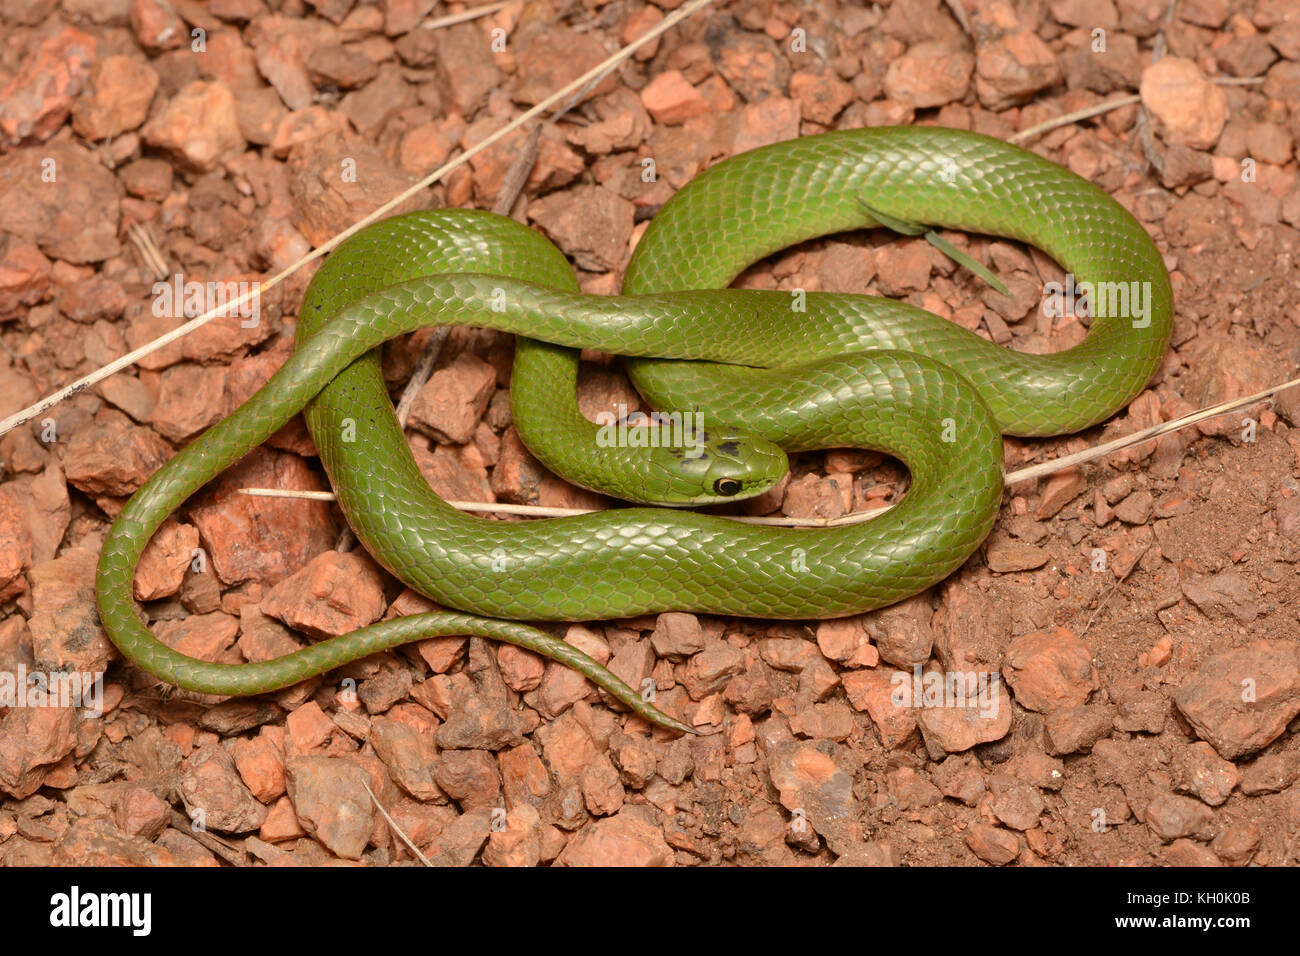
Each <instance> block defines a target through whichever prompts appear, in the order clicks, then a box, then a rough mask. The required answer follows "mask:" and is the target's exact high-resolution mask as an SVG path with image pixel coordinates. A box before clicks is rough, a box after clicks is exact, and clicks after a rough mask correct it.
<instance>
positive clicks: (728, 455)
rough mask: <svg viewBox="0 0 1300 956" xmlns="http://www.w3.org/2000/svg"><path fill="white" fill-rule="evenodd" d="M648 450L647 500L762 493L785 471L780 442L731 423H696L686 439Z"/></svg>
mask: <svg viewBox="0 0 1300 956" xmlns="http://www.w3.org/2000/svg"><path fill="white" fill-rule="evenodd" d="M646 453H647V454H648V455H649V456H650V460H651V462H652V464H653V465H654V467H653V468H652V469H651V472H650V473H651V475H652V479H651V480H649V481H647V483H646V484H647V487H646V497H645V503H646V504H656V505H669V506H676V507H683V506H690V507H694V506H697V505H712V504H720V503H723V502H728V501H741V500H744V499H745V498H753V497H754V496H755V495H761V494H762V493H763V492H765V491H767V490H768V489H769V488H771V487H772V486H774V485H775V484H776V483H777V482H778V481H780V480H781V478H782V477H783V476H784V475H785V473H786V472H787V471H789V468H790V463H789V461H788V460H787V459H786V456H785V452H784V451H782V450H781V448H780V446H778V445H775V444H773V443H772V442H770V441H768V440H767V439H766V438H760V437H758V436H757V435H749V434H746V433H744V432H741V431H737V430H735V429H731V428H725V427H723V428H710V429H700V430H699V431H697V432H696V433H695V435H694V436H693V437H692V438H691V440H690V441H687V442H684V443H678V444H676V445H665V446H663V447H659V448H648V449H646Z"/></svg>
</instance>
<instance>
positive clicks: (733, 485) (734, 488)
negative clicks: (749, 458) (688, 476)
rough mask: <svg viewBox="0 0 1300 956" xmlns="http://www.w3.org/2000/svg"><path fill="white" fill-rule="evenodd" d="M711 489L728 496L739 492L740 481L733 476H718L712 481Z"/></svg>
mask: <svg viewBox="0 0 1300 956" xmlns="http://www.w3.org/2000/svg"><path fill="white" fill-rule="evenodd" d="M713 490H714V491H715V492H717V493H718V494H720V495H723V496H725V497H727V498H730V497H731V496H732V495H738V494H740V482H738V481H737V480H736V479H735V478H719V479H718V480H717V481H715V482H714V483H713Z"/></svg>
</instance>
